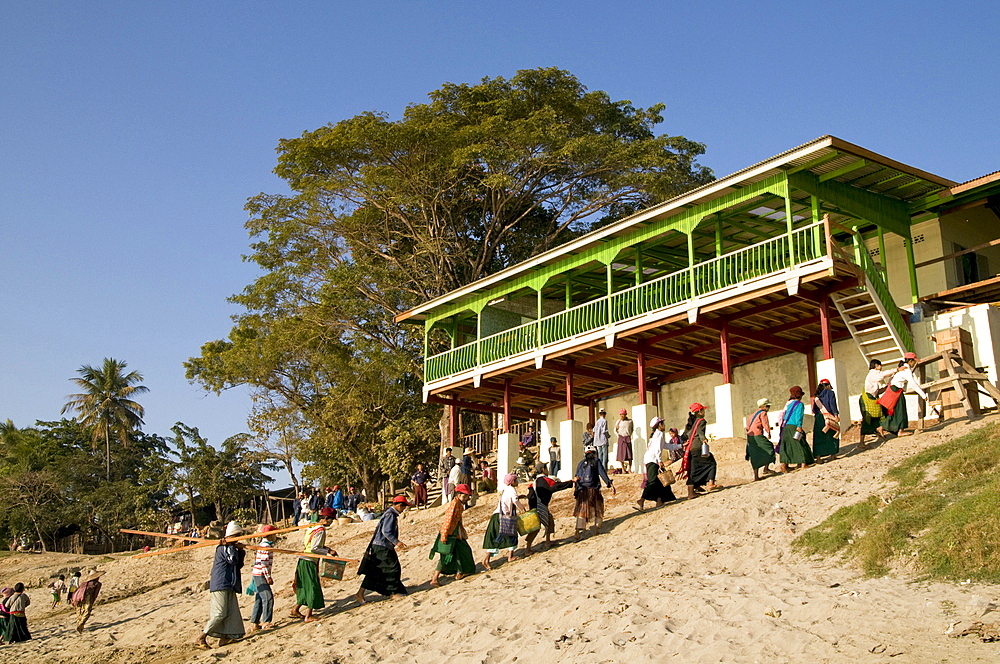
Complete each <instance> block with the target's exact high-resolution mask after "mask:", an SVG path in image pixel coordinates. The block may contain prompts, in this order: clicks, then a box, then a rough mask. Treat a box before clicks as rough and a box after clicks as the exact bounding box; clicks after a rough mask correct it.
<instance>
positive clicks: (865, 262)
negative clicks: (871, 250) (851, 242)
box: [855, 236, 913, 350]
mask: <svg viewBox="0 0 1000 664" xmlns="http://www.w3.org/2000/svg"><path fill="white" fill-rule="evenodd" d="M859 242H861V239H860V238H859V237H857V236H856V237H855V243H859ZM855 256H856V257H858V258H860V263H861V268H862V269H863V270H864V271H865V274H866V275H868V283H869V284H870V285H871V288H872V291H874V292H873V293H872V295H874V296H875V298H877V299H878V300H879V301H880V302H881V303H882V308H883V309H885V311H886V313H887V314H888V315H889V324H890V325H892V327H893V329H894V330H895V331H896V333H897V334H898V335H899V338H900V340H902V342H903V346H904V348H905V349H906V350H913V334H912V333H911V332H910V328H908V327H907V326H906V322H905V321H903V317H902V316H900V315H899V307H897V306H896V301H895V300H893V299H892V294H891V293H890V292H889V284H888V283H887V282H886V278H885V272H884V270H883V269H882V268H881V266H879V265H877V264H876V263H875V261H873V260H872V257H871V256H870V255H869V254H868V250H867V249H866V248H865V247H864V245H863V244H862V245H861V247H860V250H859V251H856V252H855Z"/></svg>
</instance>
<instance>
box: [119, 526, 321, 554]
mask: <svg viewBox="0 0 1000 664" xmlns="http://www.w3.org/2000/svg"><path fill="white" fill-rule="evenodd" d="M314 525H316V524H313V523H311V524H308V525H305V526H294V527H291V528H279V529H278V530H271V531H269V532H266V533H259V532H258V533H251V534H249V535H238V536H236V537H227V538H225V539H226V541H227V542H237V541H239V540H246V539H254V538H257V537H264V536H266V535H281V534H282V533H289V532H292V531H295V530H302V529H304V528H309V527H310V526H314ZM121 532H123V533H129V534H131V535H146V536H149V537H162V538H164V539H179V540H186V541H188V542H194V544H189V545H188V546H181V547H175V548H173V549H160V550H159V551H150V552H149V553H140V554H137V555H134V556H132V557H133V558H151V557H153V556H159V555H161V554H164V553H176V552H178V551H191V550H193V549H201V548H204V547H206V546H213V545H217V544H218V543H219V540H217V539H205V538H203V537H189V536H187V535H167V534H165V533H153V532H147V531H145V530H127V529H125V528H123V529H122V530H121Z"/></svg>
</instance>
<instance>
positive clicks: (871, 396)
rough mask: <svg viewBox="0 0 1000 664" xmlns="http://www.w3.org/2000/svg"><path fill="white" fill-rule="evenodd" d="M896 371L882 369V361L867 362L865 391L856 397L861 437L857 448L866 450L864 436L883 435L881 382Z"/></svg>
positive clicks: (883, 412) (882, 387) (883, 411)
mask: <svg viewBox="0 0 1000 664" xmlns="http://www.w3.org/2000/svg"><path fill="white" fill-rule="evenodd" d="M894 373H896V370H895V369H890V370H889V371H882V362H881V361H879V360H872V361H870V362H869V363H868V374H867V375H866V376H865V391H864V392H862V393H861V396H860V397H858V406H859V407H860V408H861V438H860V440H859V442H858V448H860V449H862V450H867V449H868V445H867V444H866V443H865V436H871V435H874V436H875V440H876V441H877V440H879V439H881V438H884V437H885V433H886V432H885V429H883V428H882V424H883V423H884V422H885V415H886V411H885V409H884V408H882V406H881V405H880V404H879V402H878V398H879V397H880V396H882V391H883V390H884V389H885V386H884V385H883V384H882V383H883V381H885V379H886V378H891V377H892V375H893V374H894Z"/></svg>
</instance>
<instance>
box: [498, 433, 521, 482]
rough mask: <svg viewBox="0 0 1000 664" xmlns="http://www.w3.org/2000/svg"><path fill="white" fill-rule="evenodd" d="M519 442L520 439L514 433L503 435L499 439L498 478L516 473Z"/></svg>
mask: <svg viewBox="0 0 1000 664" xmlns="http://www.w3.org/2000/svg"><path fill="white" fill-rule="evenodd" d="M518 442H520V439H519V438H518V437H517V436H515V435H514V434H512V433H502V434H500V435H499V436H498V437H497V477H503V476H504V475H506V474H507V473H512V472H514V465H515V464H516V463H517V444H518Z"/></svg>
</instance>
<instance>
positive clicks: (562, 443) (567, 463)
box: [546, 420, 584, 482]
mask: <svg viewBox="0 0 1000 664" xmlns="http://www.w3.org/2000/svg"><path fill="white" fill-rule="evenodd" d="M583 427H584V425H583V422H578V421H576V420H563V421H562V422H560V423H559V436H558V438H559V448H560V450H561V452H562V463H561V466H562V467H561V468H560V469H559V480H560V481H563V482H565V481H566V480H570V479H573V474H574V473H575V472H576V465H577V464H578V463H580V461H582V460H583ZM546 440H548V438H546Z"/></svg>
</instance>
